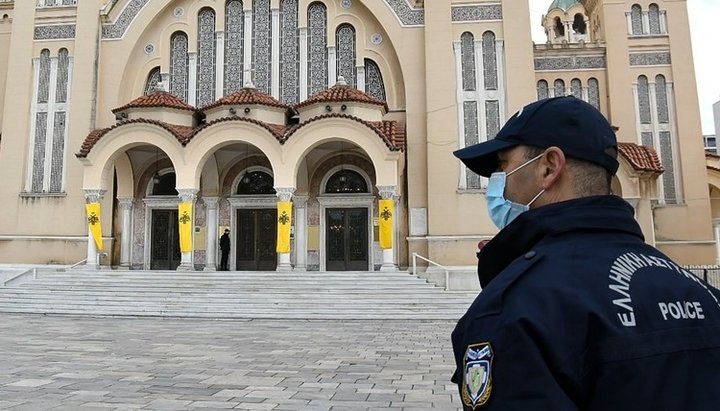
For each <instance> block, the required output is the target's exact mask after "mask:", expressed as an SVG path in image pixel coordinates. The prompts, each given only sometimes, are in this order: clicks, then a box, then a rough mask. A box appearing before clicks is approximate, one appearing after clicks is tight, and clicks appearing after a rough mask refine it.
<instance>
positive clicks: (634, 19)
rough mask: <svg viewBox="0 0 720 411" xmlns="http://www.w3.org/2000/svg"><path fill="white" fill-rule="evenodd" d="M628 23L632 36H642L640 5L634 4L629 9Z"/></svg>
mask: <svg viewBox="0 0 720 411" xmlns="http://www.w3.org/2000/svg"><path fill="white" fill-rule="evenodd" d="M630 21H631V26H632V34H636V35H637V34H643V22H642V8H641V7H640V5H638V4H634V5H633V6H632V7H631V8H630Z"/></svg>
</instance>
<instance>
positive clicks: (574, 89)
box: [570, 78, 583, 100]
mask: <svg viewBox="0 0 720 411" xmlns="http://www.w3.org/2000/svg"><path fill="white" fill-rule="evenodd" d="M570 92H571V93H572V95H573V97H576V98H579V99H580V100H582V98H583V95H582V82H581V81H580V79H576V78H574V79H572V81H570Z"/></svg>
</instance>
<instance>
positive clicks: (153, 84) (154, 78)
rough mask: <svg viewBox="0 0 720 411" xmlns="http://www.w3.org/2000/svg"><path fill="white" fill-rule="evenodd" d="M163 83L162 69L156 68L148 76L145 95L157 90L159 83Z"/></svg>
mask: <svg viewBox="0 0 720 411" xmlns="http://www.w3.org/2000/svg"><path fill="white" fill-rule="evenodd" d="M161 81H162V76H160V67H155V68H154V69H152V70H150V73H149V74H148V76H147V80H145V92H144V93H143V94H146V95H147V94H150V93H152V92H153V91H155V90H157V86H158V83H160V82H161Z"/></svg>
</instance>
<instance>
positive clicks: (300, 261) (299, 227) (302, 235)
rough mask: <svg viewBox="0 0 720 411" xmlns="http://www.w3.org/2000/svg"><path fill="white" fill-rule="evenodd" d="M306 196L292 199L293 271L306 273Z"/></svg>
mask: <svg viewBox="0 0 720 411" xmlns="http://www.w3.org/2000/svg"><path fill="white" fill-rule="evenodd" d="M307 200H308V197H307V196H294V197H293V212H294V214H295V218H294V219H293V220H294V221H293V222H294V223H295V224H294V227H295V268H293V270H294V271H307Z"/></svg>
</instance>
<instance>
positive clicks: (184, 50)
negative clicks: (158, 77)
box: [170, 31, 189, 101]
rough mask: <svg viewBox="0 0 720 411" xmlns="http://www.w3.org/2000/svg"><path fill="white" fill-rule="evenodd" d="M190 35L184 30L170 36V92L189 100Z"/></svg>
mask: <svg viewBox="0 0 720 411" xmlns="http://www.w3.org/2000/svg"><path fill="white" fill-rule="evenodd" d="M188 64H189V60H188V37H187V34H185V33H183V32H182V31H177V32H175V33H173V35H172V37H170V93H172V94H173V95H174V96H175V97H177V98H180V99H182V100H184V101H187V87H188Z"/></svg>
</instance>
